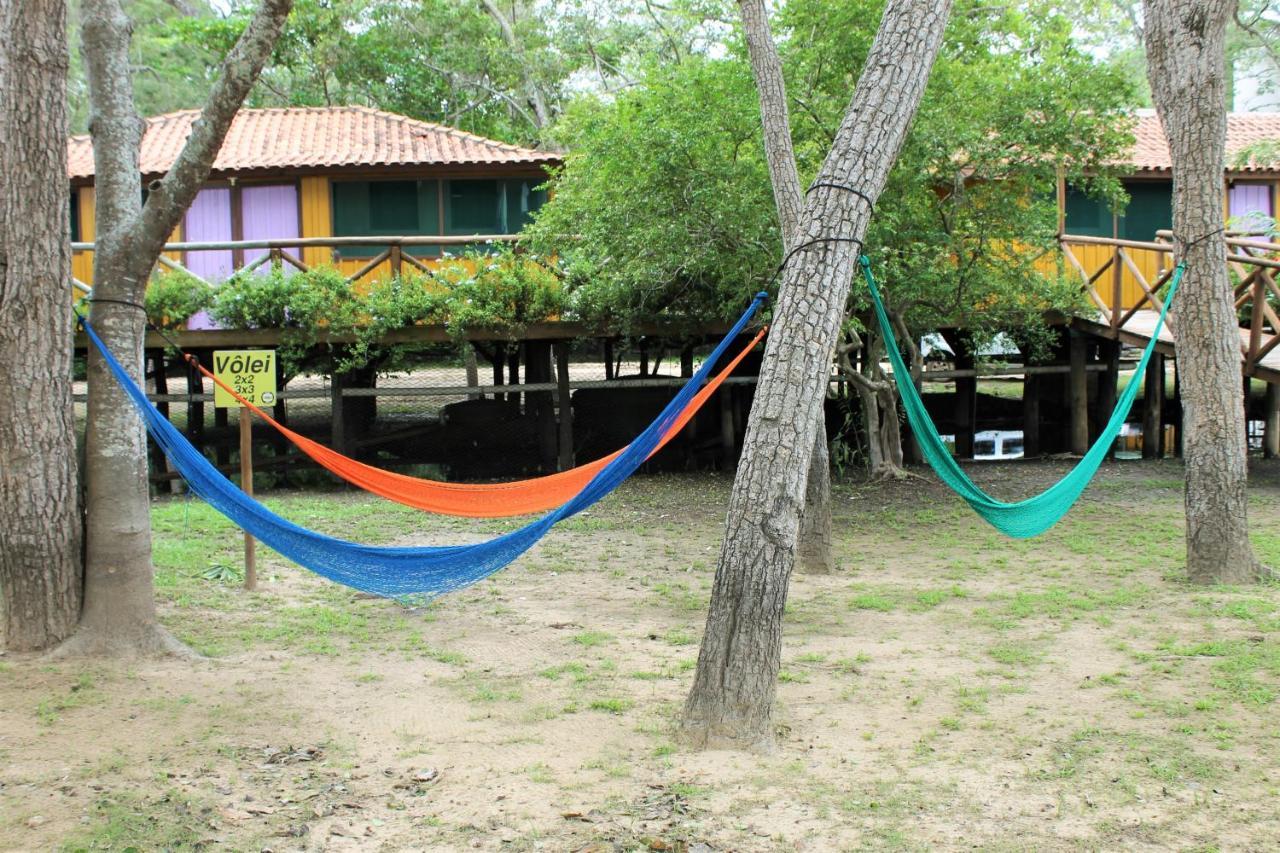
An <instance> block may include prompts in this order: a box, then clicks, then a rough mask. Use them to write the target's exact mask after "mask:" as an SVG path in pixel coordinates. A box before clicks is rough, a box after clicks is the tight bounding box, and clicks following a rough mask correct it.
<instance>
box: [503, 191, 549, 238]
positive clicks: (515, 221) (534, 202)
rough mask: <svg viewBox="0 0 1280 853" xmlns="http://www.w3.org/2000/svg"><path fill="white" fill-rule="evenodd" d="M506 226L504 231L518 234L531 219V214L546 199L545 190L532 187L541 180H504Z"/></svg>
mask: <svg viewBox="0 0 1280 853" xmlns="http://www.w3.org/2000/svg"><path fill="white" fill-rule="evenodd" d="M505 183H506V196H507V198H506V202H507V228H508V229H509V230H508V231H506V232H505V233H508V234H518V233H520V232H521V231H523V230H524V227H525V226H526V225H528V224H529V223H530V222H531V221H532V220H533V214H534V213H536V212H537V210H538V208H540V207H542V205H543V204H544V203H546V200H547V191H546V190H539V189H534V188H535V187H537V186H538V185H539V184H540V183H541V181H538V180H536V179H528V178H523V179H522V178H517V179H515V180H511V181H506V182H505Z"/></svg>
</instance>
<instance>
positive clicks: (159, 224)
mask: <svg viewBox="0 0 1280 853" xmlns="http://www.w3.org/2000/svg"><path fill="white" fill-rule="evenodd" d="M290 5H291V0H265V2H264V3H263V4H262V6H261V7H260V8H259V9H258V11H257V13H256V14H255V15H254V16H253V19H252V20H251V21H250V22H249V25H248V27H247V28H246V29H245V31H244V34H243V35H242V36H241V37H240V40H239V41H238V42H237V43H236V45H235V47H234V48H232V50H231V52H230V53H229V54H228V55H227V58H226V60H225V61H224V62H223V65H222V70H221V74H220V76H219V78H218V80H217V82H215V83H214V86H213V90H212V92H211V93H210V95H209V101H208V103H207V104H206V105H205V108H204V112H203V114H202V115H201V117H200V118H199V119H198V120H197V121H196V123H195V125H194V127H193V128H192V131H191V136H190V137H189V138H188V139H187V142H186V145H185V146H184V147H183V150H182V153H181V154H180V155H179V156H178V159H177V161H176V162H175V163H174V165H173V167H172V168H171V169H170V170H169V173H168V174H167V175H165V176H164V178H163V179H161V180H159V181H155V182H153V183H152V184H151V185H150V186H149V187H148V189H149V191H150V192H149V195H148V197H147V203H146V205H145V206H143V205H142V203H141V199H140V193H139V186H138V184H139V172H138V147H139V145H140V144H141V141H142V131H143V122H142V119H141V118H140V117H139V116H138V114H137V112H136V110H135V108H134V104H133V83H132V79H131V76H130V75H131V70H130V65H129V36H130V30H131V24H130V21H129V18H128V16H127V15H126V13H125V11H124V8H123V6H122V5H121V3H120V0H86V2H85V3H84V7H83V9H84V11H83V24H82V27H81V33H82V39H83V52H84V60H85V72H86V76H87V78H88V84H89V100H90V104H91V115H90V120H89V128H90V131H91V132H92V134H93V143H94V146H93V147H94V152H93V153H94V168H95V172H96V178H95V182H94V183H95V186H96V193H95V195H96V199H97V205H96V213H97V221H98V240H97V245H96V247H95V248H96V251H95V252H94V257H93V261H94V265H93V280H94V298H95V299H102V300H116V301H95V302H94V305H93V312H92V315H91V316H92V319H93V324H94V326H95V327H96V329H97V331H98V333H99V334H100V335H101V336H102V339H103V341H105V342H106V345H107V346H108V347H109V348H110V349H111V350H112V352H113V353H115V355H116V357H117V358H119V359H120V361H121V362H122V363H123V364H124V366H125V368H126V369H127V370H128V371H129V372H130V373H131V374H132V375H133V376H134V378H135V379H136V380H140V379H141V375H142V337H143V331H144V316H143V312H142V311H141V310H139V309H138V308H136V307H134V305H137V304H139V303H141V301H142V299H143V294H144V292H145V290H146V285H147V279H148V277H149V276H150V274H151V268H152V267H153V266H154V265H155V262H156V259H157V258H158V257H159V256H160V251H161V249H162V247H163V246H164V243H165V240H166V239H167V238H168V236H169V235H170V234H171V233H172V232H173V229H174V228H175V227H176V226H177V225H178V223H179V222H180V221H181V219H182V216H183V214H184V213H185V212H186V210H187V208H188V207H189V206H190V204H191V201H192V200H193V199H194V198H195V196H196V193H197V192H199V190H200V187H201V185H202V184H203V183H204V181H205V178H206V177H207V176H208V174H209V168H210V166H211V165H212V164H213V160H214V157H216V156H217V153H218V149H219V148H221V147H222V140H223V138H224V137H225V136H226V133H227V128H229V127H230V126H231V120H232V119H233V118H235V114H236V111H237V110H239V109H240V105H241V103H243V102H244V98H245V95H247V94H248V93H249V89H250V88H252V86H253V83H254V81H256V80H257V78H258V73H259V72H260V71H261V70H262V66H263V64H264V63H265V62H266V60H267V58H268V57H269V56H270V55H271V50H272V47H273V46H274V45H275V42H276V39H277V38H278V37H279V35H280V31H281V29H282V28H283V26H284V21H285V18H286V17H287V16H288V14H289V8H290ZM122 303H133V305H130V304H122ZM85 445H86V447H85V452H86V474H85V479H86V483H87V487H88V503H87V511H88V517H87V525H86V535H87V545H88V548H87V550H86V564H85V599H84V615H83V618H82V620H81V625H80V631H79V632H78V633H77V634H76V636H75V637H73V638H72V639H71V640H70V641H69V642H68V643H67V644H66V645H65V646H64V649H65V651H66V652H67V653H70V654H79V653H83V654H153V653H159V652H166V651H177V650H179V648H180V647H178V646H177V644H176V643H175V642H174V641H173V639H172V638H171V637H169V636H168V634H167V633H165V631H164V630H163V629H161V628H160V626H159V624H158V623H157V622H156V610H155V598H154V595H153V591H152V567H151V516H150V511H151V508H150V501H149V499H148V487H147V457H146V436H145V434H144V433H143V426H142V421H141V420H140V419H139V418H138V416H137V414H135V412H134V410H133V406H132V404H131V403H130V402H129V400H128V398H127V397H126V396H125V394H124V391H123V390H121V389H120V388H119V386H117V385H116V382H115V380H114V379H113V378H112V377H111V375H110V373H108V372H107V368H106V366H105V365H104V364H103V363H102V361H101V359H99V358H97V357H96V354H95V353H94V352H92V351H91V352H90V359H89V421H88V426H87V429H86V433H85Z"/></svg>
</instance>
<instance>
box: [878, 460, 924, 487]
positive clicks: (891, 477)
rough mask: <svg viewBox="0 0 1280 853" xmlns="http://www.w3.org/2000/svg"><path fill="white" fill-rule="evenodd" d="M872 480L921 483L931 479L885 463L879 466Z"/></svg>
mask: <svg viewBox="0 0 1280 853" xmlns="http://www.w3.org/2000/svg"><path fill="white" fill-rule="evenodd" d="M871 479H872V480H876V481H878V482H892V483H902V482H906V481H908V480H919V481H921V482H925V481H927V480H928V479H929V478H928V477H922V476H920V475H919V474H916V473H915V472H913V471H908V470H907V469H906V468H899V467H898V466H897V465H892V464H889V463H884V464H882V465H879V466H877V467H876V469H875V470H874V471H872V472H871Z"/></svg>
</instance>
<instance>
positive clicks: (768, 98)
mask: <svg viewBox="0 0 1280 853" xmlns="http://www.w3.org/2000/svg"><path fill="white" fill-rule="evenodd" d="M738 8H739V10H740V11H741V12H742V30H743V32H744V33H745V34H746V38H747V54H748V55H749V56H750V58H751V72H752V74H754V75H755V78H756V89H757V90H758V91H759V93H760V121H761V123H762V124H763V125H764V152H765V158H766V159H767V160H768V163H769V177H770V179H771V180H772V182H773V200H774V204H775V205H776V206H777V208H778V224H779V226H780V227H781V228H782V242H783V245H785V246H787V247H790V246H791V245H792V244H793V243H794V242H795V239H796V231H797V229H798V228H799V223H800V212H801V211H802V210H803V209H804V193H802V192H801V191H800V177H799V175H798V174H797V173H796V154H795V148H794V146H793V144H792V141H791V119H790V115H789V113H788V108H787V85H786V81H785V80H784V79H783V76H782V60H781V59H780V58H779V56H778V48H777V46H776V45H775V44H774V43H773V36H772V34H771V33H770V32H769V13H768V11H767V10H766V9H765V5H764V0H739V3H738Z"/></svg>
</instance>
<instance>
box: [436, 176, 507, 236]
mask: <svg viewBox="0 0 1280 853" xmlns="http://www.w3.org/2000/svg"><path fill="white" fill-rule="evenodd" d="M445 184H446V186H448V188H449V192H448V195H447V196H445V198H446V204H445V209H444V221H445V233H446V234H505V233H507V210H506V205H505V204H504V203H503V198H502V196H501V195H500V194H499V184H498V182H497V181H446V182H445Z"/></svg>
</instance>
